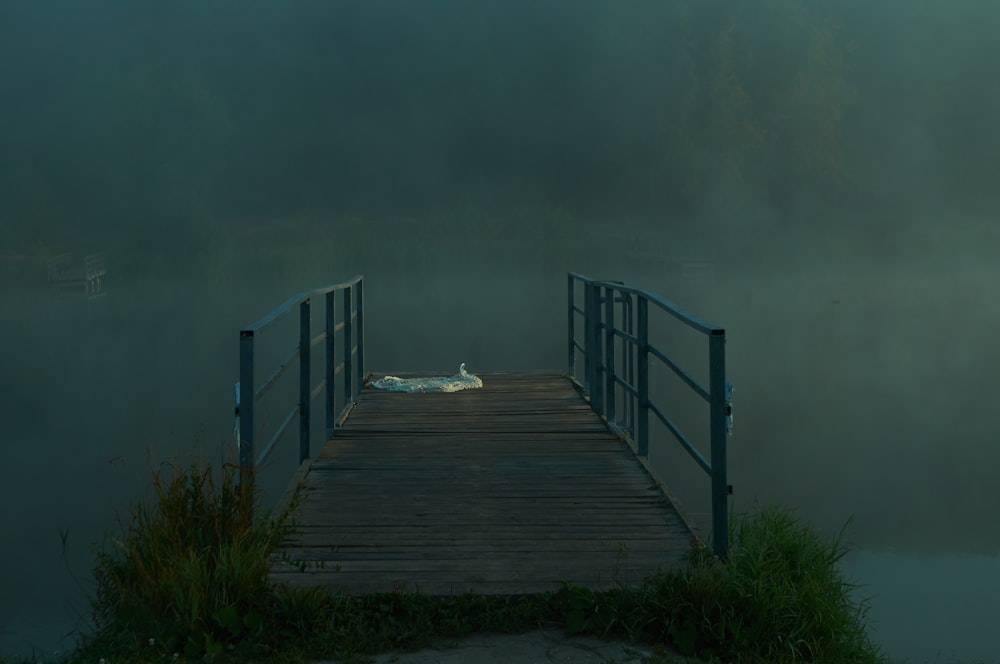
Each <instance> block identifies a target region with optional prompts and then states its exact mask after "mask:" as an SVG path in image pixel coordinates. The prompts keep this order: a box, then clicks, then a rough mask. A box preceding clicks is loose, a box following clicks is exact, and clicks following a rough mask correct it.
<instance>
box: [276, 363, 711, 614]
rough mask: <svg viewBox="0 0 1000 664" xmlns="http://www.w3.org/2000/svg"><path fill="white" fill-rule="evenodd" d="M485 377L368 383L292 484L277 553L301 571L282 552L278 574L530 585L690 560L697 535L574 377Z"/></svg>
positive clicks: (587, 582) (379, 582) (353, 590)
mask: <svg viewBox="0 0 1000 664" xmlns="http://www.w3.org/2000/svg"><path fill="white" fill-rule="evenodd" d="M425 375H426V374H425ZM478 375H479V376H480V377H481V378H482V379H483V383H484V386H483V387H482V388H481V389H472V390H465V391H461V392H455V393H418V394H409V393H401V392H387V391H381V390H376V389H372V388H370V387H368V388H365V389H364V390H362V392H361V394H360V395H359V397H358V400H357V404H356V405H355V406H354V408H353V410H352V411H351V413H350V415H349V417H348V419H347V421H346V422H345V423H344V426H342V427H341V428H338V429H337V430H336V433H335V435H334V437H333V439H332V440H330V441H329V442H328V443H327V444H326V446H325V447H324V448H323V450H322V451H321V452H320V453H319V454H318V455H317V456H316V458H315V459H313V460H312V461H311V463H310V462H307V465H305V466H304V469H303V472H301V473H300V474H299V476H298V477H296V479H295V481H294V483H295V484H299V483H300V482H301V485H302V486H304V488H305V490H306V494H305V499H304V501H303V502H302V503H301V504H300V505H299V506H298V508H297V510H296V512H295V518H296V519H297V521H298V526H297V529H296V532H295V534H294V535H293V536H292V537H291V538H289V539H288V540H287V541H286V542H285V543H284V544H283V548H282V552H283V553H284V554H287V556H288V557H289V558H290V559H291V560H294V561H302V562H305V563H307V569H305V570H301V569H299V568H297V567H296V566H294V565H289V564H287V563H285V562H281V561H279V560H275V563H274V566H273V568H272V578H273V579H274V580H275V581H285V582H289V583H291V584H292V585H304V586H326V587H328V588H330V589H331V590H334V591H342V592H346V593H350V594H363V593H371V592H388V591H400V590H409V591H419V592H422V593H424V594H428V595H451V594H459V593H464V592H469V591H473V592H479V593H488V594H529V593H540V592H546V591H551V590H556V589H558V588H559V587H560V586H561V585H562V583H563V582H570V583H574V584H579V585H582V586H586V587H590V588H594V589H605V588H609V587H612V586H613V585H614V584H616V583H623V584H628V585H632V584H636V583H638V582H640V581H641V580H642V578H643V577H644V576H646V575H648V574H651V573H653V572H656V571H657V570H658V569H660V568H662V567H667V568H670V567H678V566H680V565H682V564H683V561H684V560H685V559H686V555H687V553H688V551H689V550H690V548H691V546H692V543H693V542H695V541H696V539H695V536H694V534H693V533H692V531H691V530H690V528H689V527H688V525H687V523H686V522H685V520H684V518H683V517H682V516H681V515H680V514H679V513H678V512H677V510H676V509H675V508H674V506H673V505H672V504H671V503H670V501H669V500H668V499H667V497H666V494H665V493H664V492H663V491H662V489H661V488H660V487H659V485H658V484H657V483H656V481H655V480H654V479H653V478H652V477H651V476H650V475H649V474H648V473H647V471H646V469H645V468H644V467H643V465H642V464H641V463H640V462H639V460H638V459H637V457H636V455H635V454H634V452H633V451H632V449H631V448H630V447H629V446H628V444H626V443H625V442H623V441H622V440H621V439H619V438H618V437H617V436H615V435H614V434H613V433H611V432H610V431H609V429H608V428H607V426H606V425H605V424H604V422H603V420H602V419H601V418H600V416H599V415H597V414H596V413H595V412H594V411H593V410H592V409H591V408H590V405H589V404H588V402H587V401H586V400H585V399H584V398H583V396H582V395H581V394H580V392H579V390H578V389H577V388H576V386H575V385H574V383H573V382H572V381H571V380H570V379H569V378H567V377H565V376H562V375H560V374H558V373H555V372H550V373H481V374H478ZM320 564H322V565H323V568H321V569H320V568H317V567H318V566H319V565H320Z"/></svg>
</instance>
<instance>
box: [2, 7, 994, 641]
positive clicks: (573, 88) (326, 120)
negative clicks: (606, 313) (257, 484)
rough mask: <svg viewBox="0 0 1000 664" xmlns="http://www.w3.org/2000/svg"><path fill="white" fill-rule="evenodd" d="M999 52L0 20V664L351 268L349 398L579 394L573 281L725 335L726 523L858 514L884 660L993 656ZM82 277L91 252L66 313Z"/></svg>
mask: <svg viewBox="0 0 1000 664" xmlns="http://www.w3.org/2000/svg"><path fill="white" fill-rule="evenodd" d="M998 34H1000V6H998V5H997V4H996V3H994V2H990V1H988V0H977V1H973V0H956V1H954V2H950V3H932V2H929V1H927V0H919V1H918V2H913V1H910V2H904V1H903V0H883V1H881V2H878V3H871V2H861V1H860V0H838V2H835V3H823V2H818V1H815V0H756V1H755V2H742V1H739V0H712V1H705V0H702V1H699V2H694V0H675V1H670V2H665V1H663V0H656V1H653V0H634V1H632V2H628V3H614V2H610V1H604V2H598V1H596V0H574V1H573V2H570V1H569V0H563V1H561V2H557V1H555V0H548V1H545V0H543V1H540V2H539V1H537V0H535V1H531V2H529V1H527V0H481V1H480V2H476V3H469V2H464V1H461V0H452V1H447V0H425V1H424V2H408V1H404V0H391V1H384V2H379V3H366V2H358V1H353V2H349V1H343V2H332V3H331V2H319V1H313V0H300V1H299V2H294V3H292V2H277V1H276V0H269V1H264V0H251V1H247V0H242V1H240V2H237V1H236V0H217V1H215V2H211V3H205V2H198V1H195V0H180V1H175V2H169V3H168V2H152V1H150V2H127V1H126V0H92V1H91V2H87V3H79V2H69V1H68V0H44V1H39V0H5V1H4V2H3V3H0V102H2V103H0V128H2V129H0V304H2V306H0V339H2V346H0V378H2V380H3V385H4V388H3V396H4V398H3V399H0V416H2V420H3V422H4V424H5V427H4V435H3V438H2V440H3V457H4V460H3V463H2V464H0V505H3V511H2V512H0V519H2V522H3V525H4V528H5V537H4V541H5V544H6V546H4V547H3V551H2V553H0V569H2V570H4V571H3V572H2V573H0V639H2V640H0V652H4V651H6V650H10V651H12V652H15V651H16V652H30V649H31V648H32V647H36V648H39V649H41V650H52V649H53V648H57V647H60V645H59V644H60V637H61V636H62V634H64V633H65V632H67V631H70V630H74V629H86V626H87V618H88V616H89V610H88V608H87V605H86V601H85V593H86V591H87V590H88V589H89V578H90V577H89V575H90V567H91V565H92V563H93V560H94V556H93V552H94V547H99V546H101V541H102V537H103V534H104V533H106V532H109V531H113V529H114V528H115V519H116V513H121V514H126V513H127V508H128V505H129V504H130V503H131V502H133V501H135V500H137V499H139V498H141V497H143V496H148V494H149V491H150V488H149V479H150V469H151V468H156V467H158V465H159V464H160V463H163V462H167V461H180V462H182V463H187V462H188V461H190V460H191V459H193V458H202V459H205V460H207V461H209V462H211V463H218V462H221V459H222V458H223V457H224V456H225V454H227V453H231V445H232V433H231V427H232V399H233V395H232V389H233V383H234V381H235V380H236V378H237V375H238V366H237V332H238V330H239V328H240V327H241V326H242V325H245V324H248V323H250V322H252V321H253V320H255V319H257V318H258V317H259V316H261V315H262V314H264V313H265V312H267V311H268V310H269V309H271V308H273V307H274V306H276V305H277V304H278V303H280V302H281V301H282V300H284V299H285V298H286V297H288V296H290V295H291V294H293V293H296V292H298V291H301V290H304V289H307V288H312V287H316V286H320V285H323V284H329V283H336V282H339V281H343V280H346V279H347V278H349V277H351V276H353V275H355V274H363V275H364V276H365V295H366V302H365V306H366V315H367V320H366V338H365V341H366V352H367V364H368V367H369V368H370V369H372V370H375V371H383V372H392V371H408V370H429V371H439V372H442V373H445V374H451V373H454V372H455V371H456V370H457V367H458V364H459V363H460V362H465V363H467V367H468V369H469V370H470V371H471V372H473V373H477V372H484V371H489V370H494V369H539V368H551V369H555V370H563V369H564V368H565V366H564V365H565V350H564V349H565V339H564V335H565V329H566V325H565V293H566V291H565V288H566V283H565V273H566V271H567V270H573V271H578V272H582V273H584V274H586V275H588V276H592V277H596V278H607V279H619V280H624V281H626V282H628V283H630V284H632V285H635V286H640V287H644V288H648V289H650V290H653V291H656V292H658V293H660V294H662V295H663V296H665V297H667V298H668V299H671V300H673V301H675V302H677V303H678V304H680V305H681V306H683V307H684V308H686V309H688V310H690V311H692V312H694V313H696V314H698V315H699V316H701V317H703V318H706V319H708V320H710V321H711V322H713V323H716V324H719V325H721V326H724V327H725V328H726V330H727V334H728V346H727V354H728V356H727V361H728V370H729V378H730V380H731V381H732V382H733V383H734V384H735V386H736V391H735V393H734V405H735V415H736V419H735V431H734V435H733V436H732V437H731V438H730V440H729V444H730V460H729V469H730V479H731V482H732V483H733V484H734V487H735V493H734V498H733V506H734V508H735V509H736V510H737V511H742V510H749V509H753V507H754V506H755V505H756V504H763V503H768V502H773V501H777V502H780V503H782V504H785V505H789V506H792V507H794V508H796V509H797V511H798V513H799V514H800V515H801V516H802V517H803V518H805V519H807V520H809V521H810V522H812V523H814V524H815V525H816V526H817V527H818V528H820V529H821V530H822V531H823V532H825V533H831V534H832V533H835V532H837V531H838V530H839V529H840V528H841V527H842V526H843V525H844V524H845V522H847V520H848V519H852V522H851V524H850V526H849V528H848V530H847V534H848V538H849V539H850V541H851V542H852V544H853V545H854V546H855V547H857V549H858V554H857V556H856V557H855V558H852V560H850V561H848V565H849V569H850V572H851V574H853V575H854V576H856V577H857V580H858V581H859V582H861V583H865V584H868V590H870V593H868V594H869V595H875V598H874V599H873V600H872V602H873V612H872V615H873V617H875V618H876V619H877V620H878V621H879V622H880V623H881V624H882V627H881V628H879V627H878V626H876V629H877V631H876V638H877V639H881V641H880V642H881V643H883V645H884V646H885V648H886V649H887V651H888V652H889V653H890V654H893V655H894V656H897V657H909V658H911V659H912V661H922V659H920V658H923V657H926V658H927V659H928V660H930V661H934V657H935V656H936V655H937V654H938V653H939V652H940V653H944V654H945V655H950V654H952V653H954V654H955V656H957V657H960V658H971V657H983V658H985V657H993V656H994V655H995V652H996V649H995V648H994V647H993V645H994V642H993V641H985V640H984V639H989V638H990V636H991V635H990V634H989V632H988V630H982V629H980V628H978V627H976V623H975V620H972V619H971V618H963V616H966V617H968V616H971V615H972V614H971V613H965V612H963V611H962V610H961V609H963V608H964V609H969V608H970V607H975V609H974V610H975V614H976V615H982V614H984V613H985V614H986V615H993V616H994V617H997V616H1000V607H998V606H997V604H996V602H995V601H993V602H992V603H991V602H990V599H989V598H988V597H985V596H983V595H982V593H977V591H976V590H975V587H974V586H973V584H971V583H968V572H967V570H968V569H970V567H972V568H974V569H976V570H977V572H976V576H977V578H978V579H979V580H980V585H979V588H980V590H981V588H982V587H992V588H994V589H1000V563H998V562H997V558H996V556H997V554H998V552H1000V529H998V528H997V527H996V525H995V524H996V519H995V515H994V513H993V512H994V511H993V510H992V509H991V506H992V504H994V503H995V501H993V500H991V499H990V498H989V493H988V492H989V490H990V488H991V485H992V481H993V476H994V474H995V471H996V469H997V467H998V466H1000V448H998V447H997V446H996V445H995V442H996V435H995V421H994V413H993V411H994V410H995V404H996V402H997V401H998V398H1000V388H998V387H997V381H996V380H995V377H994V375H993V371H992V369H993V367H996V366H1000V350H998V347H997V345H996V344H995V343H993V342H992V336H991V330H994V329H996V327H997V324H998V323H1000V311H998V310H997V307H996V306H995V304H994V302H995V294H994V284H996V283H997V278H998V276H1000V274H998V271H1000V270H998V268H997V265H996V259H995V247H996V246H997V243H998V241H1000V227H998V225H997V213H998V210H1000V181H998V180H1000V171H998V168H997V160H996V155H997V154H998V153H1000V112H998V109H1000V88H998V86H996V85H995V82H996V81H997V80H1000V40H998V39H997V38H996V36H997V35H998ZM67 252H69V253H72V254H73V255H74V256H75V259H74V260H77V261H82V260H83V256H85V255H88V254H91V253H93V252H106V253H107V255H108V257H109V258H108V266H109V267H108V275H107V279H106V280H105V284H104V287H105V290H106V291H107V295H106V296H105V297H104V298H102V299H101V300H100V301H98V302H95V303H94V304H93V306H90V307H89V308H88V305H87V304H86V302H85V301H84V299H83V298H75V299H73V298H56V297H54V296H53V294H52V292H51V288H50V286H49V284H48V283H47V276H46V275H47V268H48V266H49V265H50V263H51V261H52V259H53V258H54V257H56V256H58V255H60V254H63V253H67ZM685 266H688V267H687V268H686V267H685ZM692 266H694V267H695V268H696V269H693V270H692V269H688V268H690V267H692ZM698 266H701V267H698ZM704 266H708V267H707V268H706V267H704ZM654 323H655V324H657V325H658V331H657V334H658V335H661V336H660V337H658V340H660V341H662V342H663V343H664V344H665V345H666V347H668V348H670V349H675V350H676V352H677V353H678V356H679V357H680V358H681V359H682V361H683V363H684V364H685V366H688V365H690V366H691V369H692V371H693V372H694V373H695V374H696V375H703V373H704V371H705V362H706V356H707V349H705V348H704V345H703V344H702V342H701V341H699V340H698V339H697V338H696V337H689V336H685V335H686V333H685V332H683V330H677V329H676V328H671V327H670V322H669V321H668V320H666V319H665V318H664V319H662V320H660V319H657V320H654ZM699 372H702V373H701V374H699ZM653 381H654V387H655V389H656V392H657V395H659V396H660V398H661V399H663V400H664V401H665V402H666V404H665V407H666V409H667V410H668V411H671V409H673V410H674V411H676V412H677V413H678V419H679V420H680V422H681V424H682V427H683V428H684V429H685V430H687V431H691V432H692V433H693V434H698V433H699V432H700V431H702V430H703V429H704V423H705V420H704V415H705V413H704V409H703V408H702V406H700V405H698V404H697V403H696V402H695V401H694V400H692V399H691V398H690V395H687V394H685V393H684V392H683V391H682V390H678V389H677V388H676V386H675V385H673V384H672V383H671V379H670V377H669V376H668V375H667V372H665V371H663V372H659V373H656V372H655V371H654V375H653ZM654 434H655V435H656V436H657V438H656V441H657V442H655V443H654V448H653V450H652V453H651V456H652V461H653V463H654V466H655V467H656V468H657V469H658V470H659V471H660V472H661V473H662V475H663V476H664V477H665V478H666V479H667V481H668V483H669V485H670V487H671V489H672V490H673V491H674V493H675V494H676V495H677V496H678V498H679V499H680V501H681V502H682V504H683V505H684V506H685V508H686V509H688V511H689V512H691V513H692V514H693V515H695V518H696V520H697V519H701V518H702V516H701V515H703V513H704V512H705V511H706V509H707V507H706V490H707V480H706V479H705V478H704V477H702V476H701V475H700V471H699V470H698V468H697V467H696V466H695V465H694V464H693V463H690V462H689V460H687V459H685V458H684V456H683V453H682V452H679V451H678V448H677V446H676V445H673V444H672V443H671V441H669V439H668V437H667V434H666V433H665V432H664V431H660V430H655V427H654ZM290 438H291V437H290ZM293 448H294V441H292V440H288V439H286V440H285V441H284V442H283V444H282V446H281V447H279V448H278V449H277V450H276V452H275V459H276V460H275V461H274V462H273V466H272V467H269V468H267V469H265V471H266V473H269V475H270V477H269V479H267V481H266V482H265V491H268V492H269V493H268V495H269V496H270V497H273V495H274V494H275V493H276V492H277V491H280V489H281V487H283V486H284V483H285V482H286V481H287V478H288V476H289V474H290V472H291V470H290V469H291V468H293V467H294V457H295V450H294V449H293ZM852 561H853V562H852ZM900 561H905V562H900ZM914 561H916V562H914ZM919 561H929V562H928V564H927V566H925V567H921V565H920V564H919ZM969 561H975V562H969ZM852 565H853V566H852ZM901 569H905V570H907V573H908V574H909V576H907V577H906V579H905V580H901V577H900V576H899V574H898V573H897V572H898V571H899V570H901ZM952 572H954V576H953V577H952V576H949V575H950V574H951V573H952ZM931 578H933V579H938V580H940V579H948V581H947V582H945V583H943V584H940V585H932V584H928V579H931ZM920 588H927V589H928V592H927V593H926V594H920V593H917V592H916V589H920ZM904 589H905V590H906V592H904ZM862 593H864V589H862ZM915 597H916V598H918V599H914V598H915ZM970 610H971V609H970ZM927 615H933V616H935V620H934V622H933V623H930V624H928V625H927V626H925V627H921V628H920V629H919V632H920V634H919V635H917V636H914V635H913V634H907V629H906V628H907V627H908V626H913V625H918V624H924V623H920V622H919V621H918V620H917V618H918V617H921V616H927ZM894 634H895V636H894ZM914 639H916V640H914ZM65 643H66V641H65V640H63V641H62V645H65Z"/></svg>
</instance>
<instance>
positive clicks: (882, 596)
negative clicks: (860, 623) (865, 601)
mask: <svg viewBox="0 0 1000 664" xmlns="http://www.w3.org/2000/svg"><path fill="white" fill-rule="evenodd" d="M844 571H845V573H846V574H847V577H848V579H849V580H850V581H852V582H853V583H857V584H862V586H863V587H861V588H858V589H857V590H856V591H855V592H856V597H857V598H858V599H862V598H871V610H870V612H869V614H868V617H869V624H870V630H871V634H872V638H873V640H874V641H875V642H876V643H877V644H879V645H880V646H882V649H883V651H884V652H885V653H886V654H888V655H889V656H891V657H892V659H893V661H894V662H895V661H900V662H901V661H908V662H910V664H922V663H923V662H941V663H947V662H956V661H957V662H962V663H963V664H966V663H971V662H979V661H982V662H983V663H984V664H990V663H996V662H1000V635H998V634H997V631H996V629H997V619H998V618H1000V557H989V556H971V555H948V556H926V557H924V556H916V555H913V554H902V553H891V552H873V551H856V552H853V553H852V554H851V555H850V556H849V557H848V559H846V560H845V561H844Z"/></svg>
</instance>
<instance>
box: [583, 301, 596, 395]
mask: <svg viewBox="0 0 1000 664" xmlns="http://www.w3.org/2000/svg"><path fill="white" fill-rule="evenodd" d="M593 288H594V286H593V284H591V283H590V282H589V281H585V282H583V348H584V351H583V391H584V393H585V394H586V395H587V396H588V397H589V396H591V379H592V375H591V374H592V373H593V368H592V365H593V363H594V341H593V339H591V334H590V332H591V330H592V329H593V326H592V325H591V324H590V319H591V318H592V317H593V315H594V312H593V306H594V301H593V297H592V296H591V291H593Z"/></svg>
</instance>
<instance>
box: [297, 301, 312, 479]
mask: <svg viewBox="0 0 1000 664" xmlns="http://www.w3.org/2000/svg"><path fill="white" fill-rule="evenodd" d="M309 299H310V298H306V299H305V300H304V301H303V302H302V304H300V305H299V463H302V462H303V461H305V460H306V459H308V458H309V409H310V403H309V401H310V399H309V396H310V394H309V393H310V391H311V390H310V389H309V388H310V385H311V380H312V376H311V375H310V374H311V372H310V368H311V366H312V362H311V359H312V343H311V341H312V335H311V334H310V329H311V327H312V317H311V316H310V312H309V308H310V303H309Z"/></svg>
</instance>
